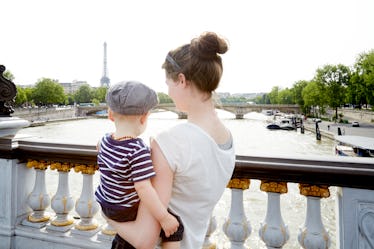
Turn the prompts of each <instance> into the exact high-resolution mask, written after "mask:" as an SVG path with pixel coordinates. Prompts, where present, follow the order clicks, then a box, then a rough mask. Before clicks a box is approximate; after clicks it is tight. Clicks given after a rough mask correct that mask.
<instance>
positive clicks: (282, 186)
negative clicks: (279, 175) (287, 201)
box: [260, 180, 288, 194]
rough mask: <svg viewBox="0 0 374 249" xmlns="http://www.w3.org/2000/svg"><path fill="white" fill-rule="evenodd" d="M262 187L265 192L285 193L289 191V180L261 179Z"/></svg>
mask: <svg viewBox="0 0 374 249" xmlns="http://www.w3.org/2000/svg"><path fill="white" fill-rule="evenodd" d="M260 189H261V190H262V191H265V192H273V193H279V194H284V193H287V191H288V188H287V182H272V181H266V180H262V181H261V185H260Z"/></svg>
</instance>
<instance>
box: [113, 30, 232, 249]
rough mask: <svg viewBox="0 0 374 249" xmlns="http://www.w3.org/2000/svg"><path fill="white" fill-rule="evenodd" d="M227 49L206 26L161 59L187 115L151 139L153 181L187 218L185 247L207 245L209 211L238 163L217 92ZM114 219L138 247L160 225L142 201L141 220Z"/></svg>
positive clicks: (150, 242)
mask: <svg viewBox="0 0 374 249" xmlns="http://www.w3.org/2000/svg"><path fill="white" fill-rule="evenodd" d="M227 50H228V44H227V43H226V41H225V40H224V39H222V38H221V37H219V36H218V35H217V34H215V33H213V32H207V33H203V34H202V35H201V36H200V37H198V38H195V39H193V40H192V41H191V42H190V43H189V44H186V45H183V46H180V47H178V48H177V49H175V50H172V51H170V52H169V53H168V54H167V56H166V59H165V62H164V63H163V65H162V68H163V69H164V70H165V72H166V84H167V86H168V94H169V96H170V97H171V98H172V99H173V101H174V103H175V105H176V107H177V109H178V110H179V111H182V112H185V113H187V115H188V120H187V122H186V123H183V124H178V125H176V126H175V127H172V128H171V129H168V130H166V131H163V132H162V133H160V134H158V135H157V136H156V137H155V138H154V139H153V140H152V141H151V148H152V160H153V163H154V166H155V171H156V175H157V176H156V177H155V178H154V179H153V184H154V187H155V188H156V189H157V192H158V194H159V195H160V198H161V200H162V201H163V202H164V203H165V205H167V203H168V207H169V209H170V210H171V211H172V212H174V213H176V214H177V215H179V216H180V218H181V220H182V222H183V224H184V234H183V240H182V241H181V244H180V247H181V248H182V249H198V248H201V247H202V245H203V242H204V238H205V234H206V231H207V227H208V223H209V219H210V215H211V213H212V211H213V209H214V206H215V205H216V203H217V202H218V201H219V199H220V198H221V196H222V193H223V191H224V189H225V187H226V185H227V183H228V181H229V180H230V178H231V175H232V172H233V169H234V164H235V152H234V147H233V140H232V136H231V133H230V131H229V130H228V129H227V128H226V127H225V126H224V124H223V123H222V121H221V120H220V119H219V118H218V116H217V113H216V111H215V105H214V101H213V98H212V97H213V92H214V91H215V90H216V89H217V87H218V84H219V81H220V79H221V75H222V72H223V67H222V60H221V57H220V54H224V53H225V52H226V51H227ZM109 223H110V224H111V225H112V226H113V227H114V228H115V229H116V230H117V231H118V234H119V235H120V236H121V237H122V238H124V239H126V240H127V241H128V242H130V243H131V244H132V245H133V246H134V247H135V248H154V245H155V244H156V243H157V239H158V235H159V231H160V225H159V224H157V222H156V221H155V220H154V219H153V218H152V216H151V215H150V214H149V212H148V211H147V210H146V209H145V208H144V207H142V205H141V204H140V208H139V213H138V216H137V219H136V221H134V222H127V223H124V224H122V223H115V222H112V221H110V222H109ZM144 238H146V239H144ZM114 246H115V245H114ZM122 248H125V247H122Z"/></svg>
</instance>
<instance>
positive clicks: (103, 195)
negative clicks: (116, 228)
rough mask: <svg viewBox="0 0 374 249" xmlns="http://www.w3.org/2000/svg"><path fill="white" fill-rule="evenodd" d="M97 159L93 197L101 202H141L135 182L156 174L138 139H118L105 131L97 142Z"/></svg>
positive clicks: (111, 203)
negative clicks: (97, 171)
mask: <svg viewBox="0 0 374 249" xmlns="http://www.w3.org/2000/svg"><path fill="white" fill-rule="evenodd" d="M97 162H98V166H99V171H100V184H99V186H98V187H97V189H96V192H95V196H96V200H97V201H98V202H99V203H101V204H104V205H115V206H117V207H118V206H123V207H131V206H133V205H134V204H135V203H138V202H139V201H140V199H139V196H138V194H137V193H136V190H135V187H134V182H137V181H142V180H145V179H148V178H150V177H153V176H154V175H156V173H155V172H154V170H153V165H152V161H151V153H150V149H149V147H148V146H147V145H146V144H145V143H144V141H143V140H142V139H140V138H135V139H129V140H122V141H118V140H114V139H113V138H112V137H111V134H106V135H105V136H104V137H103V138H102V139H101V142H100V147H99V153H98V156H97Z"/></svg>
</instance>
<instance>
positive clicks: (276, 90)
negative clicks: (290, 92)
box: [268, 86, 279, 104]
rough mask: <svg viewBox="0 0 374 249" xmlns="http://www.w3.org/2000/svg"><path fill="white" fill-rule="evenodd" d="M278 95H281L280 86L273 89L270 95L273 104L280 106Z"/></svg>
mask: <svg viewBox="0 0 374 249" xmlns="http://www.w3.org/2000/svg"><path fill="white" fill-rule="evenodd" d="M278 93H279V86H274V87H273V88H272V89H271V92H270V93H269V94H268V97H269V100H270V103H271V104H278V103H279V101H278Z"/></svg>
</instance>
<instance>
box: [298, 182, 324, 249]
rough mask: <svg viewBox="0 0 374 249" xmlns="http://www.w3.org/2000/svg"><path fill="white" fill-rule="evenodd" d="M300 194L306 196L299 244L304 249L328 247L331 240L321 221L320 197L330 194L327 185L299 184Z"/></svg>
mask: <svg viewBox="0 0 374 249" xmlns="http://www.w3.org/2000/svg"><path fill="white" fill-rule="evenodd" d="M299 188H300V194H302V195H304V196H306V198H307V209H306V220H305V225H304V227H303V228H302V229H300V233H299V236H298V241H299V244H300V245H301V247H302V248H305V249H319V248H329V247H330V244H331V241H330V236H329V234H328V232H326V230H325V227H324V226H323V223H322V218H321V203H320V202H321V198H327V197H329V196H330V191H329V189H328V186H325V185H318V186H317V185H310V184H299Z"/></svg>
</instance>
